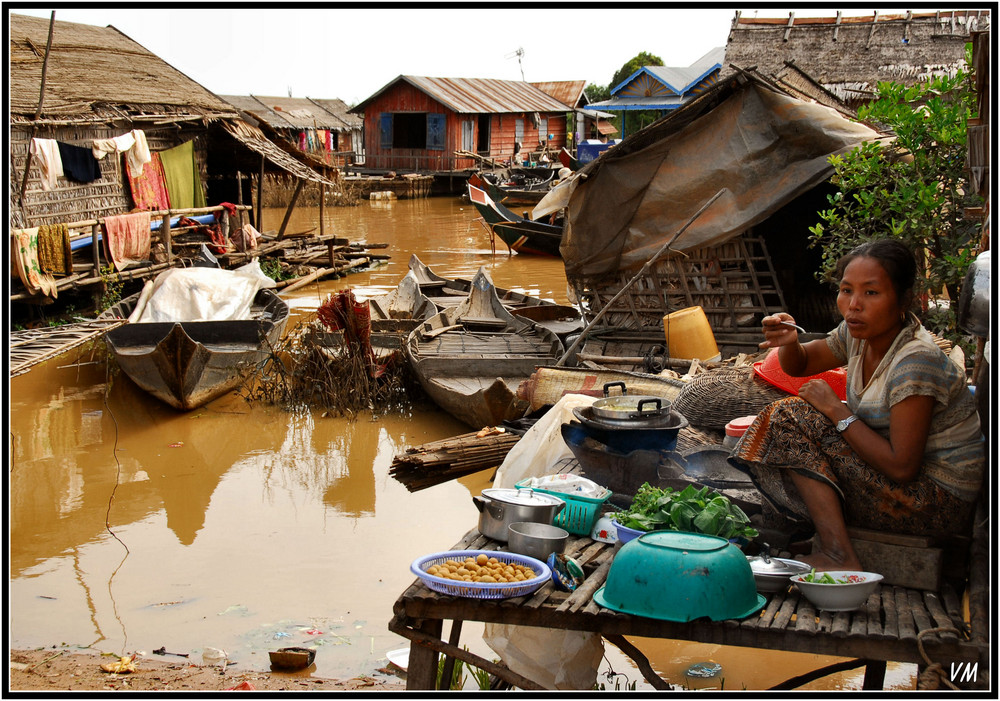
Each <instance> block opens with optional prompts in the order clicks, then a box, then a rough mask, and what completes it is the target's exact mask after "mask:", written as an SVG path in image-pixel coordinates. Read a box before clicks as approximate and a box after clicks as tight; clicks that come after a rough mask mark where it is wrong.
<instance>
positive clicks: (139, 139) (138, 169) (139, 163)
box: [126, 129, 152, 175]
mask: <svg viewBox="0 0 1000 701" xmlns="http://www.w3.org/2000/svg"><path fill="white" fill-rule="evenodd" d="M131 134H132V137H133V138H134V139H135V143H134V144H132V148H130V149H129V150H128V153H127V154H126V162H127V163H128V165H129V167H131V169H132V172H133V173H135V174H136V175H142V168H143V166H144V165H146V164H147V163H149V161H150V160H151V159H152V155H151V154H150V153H149V145H148V144H147V143H146V133H145V132H144V131H143V130H142V129H133V130H132V131H131Z"/></svg>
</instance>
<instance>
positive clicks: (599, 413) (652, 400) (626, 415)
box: [591, 381, 670, 421]
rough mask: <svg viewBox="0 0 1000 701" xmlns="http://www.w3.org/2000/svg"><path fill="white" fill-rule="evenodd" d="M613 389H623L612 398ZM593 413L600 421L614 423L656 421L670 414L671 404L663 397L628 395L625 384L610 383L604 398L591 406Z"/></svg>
mask: <svg viewBox="0 0 1000 701" xmlns="http://www.w3.org/2000/svg"><path fill="white" fill-rule="evenodd" d="M612 387H621V390H622V393H621V394H620V395H615V396H611V392H610V390H611V388H612ZM591 411H592V412H593V414H594V416H595V417H596V418H599V419H610V420H612V421H629V420H639V421H641V420H647V419H656V418H660V417H664V416H668V415H669V414H670V402H669V401H667V400H666V399H663V398H662V397H654V396H652V395H645V394H632V395H630V394H628V391H627V390H626V389H625V383H624V382H621V381H618V382H608V383H607V384H605V385H604V398H603V399H598V400H597V401H596V402H594V403H593V404H592V405H591Z"/></svg>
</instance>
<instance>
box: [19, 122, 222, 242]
mask: <svg viewBox="0 0 1000 701" xmlns="http://www.w3.org/2000/svg"><path fill="white" fill-rule="evenodd" d="M126 131H128V130H127V129H124V128H120V127H106V126H94V125H87V126H65V127H54V128H50V129H46V130H45V132H44V133H43V132H38V133H37V134H36V136H38V137H40V138H46V139H57V140H58V141H62V142H64V143H67V144H72V145H74V146H85V147H86V146H90V145H91V144H92V142H93V140H94V139H107V138H112V137H116V136H120V135H121V134H123V133H125V132H126ZM145 133H146V141H147V143H148V144H149V149H150V151H162V150H165V149H168V148H172V147H174V146H177V145H178V144H180V143H182V142H184V141H186V140H189V139H191V138H195V143H194V152H195V162H196V163H197V164H198V169H199V171H200V173H201V180H202V186H203V187H204V185H205V183H206V182H207V174H208V171H207V165H206V149H205V135H204V131H203V130H198V131H194V130H186V131H184V132H178V131H177V130H176V129H171V130H157V131H147V132H145ZM10 137H11V142H10V192H11V207H10V219H9V225H10V226H12V227H15V228H20V227H27V226H40V225H42V224H57V223H64V222H70V221H80V220H84V219H99V218H101V217H104V216H108V215H114V214H122V213H123V212H127V211H129V209H131V207H132V206H133V203H132V198H131V193H130V190H129V185H128V182H127V178H126V176H125V172H124V166H123V161H122V159H123V158H124V154H119V155H118V156H117V157H115V156H114V155H108V156H105V157H104V158H103V159H101V160H100V161H98V164H99V165H100V168H101V178H100V179H99V180H95V181H94V182H92V183H78V182H75V181H72V180H67V179H65V178H60V179H59V180H58V182H57V183H56V187H55V188H54V189H52V190H43V189H42V184H41V171H40V170H39V168H38V162H37V161H36V160H35V159H34V158H32V159H31V167H30V168H29V170H28V181H27V186H26V188H25V193H24V207H23V210H24V211H23V212H22V208H21V207H19V206H18V200H19V195H20V192H21V183H22V180H23V178H24V165H25V162H26V158H27V153H28V143H29V141H30V137H31V132H30V129H29V128H26V127H20V126H18V127H15V128H12V129H11V130H10Z"/></svg>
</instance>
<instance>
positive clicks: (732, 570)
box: [594, 531, 766, 623]
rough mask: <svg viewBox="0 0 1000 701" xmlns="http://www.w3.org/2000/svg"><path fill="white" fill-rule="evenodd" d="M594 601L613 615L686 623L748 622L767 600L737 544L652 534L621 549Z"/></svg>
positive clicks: (705, 537) (694, 535)
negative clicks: (609, 610) (704, 620)
mask: <svg viewBox="0 0 1000 701" xmlns="http://www.w3.org/2000/svg"><path fill="white" fill-rule="evenodd" d="M594 601H596V602H597V603H598V604H599V605H601V606H603V607H604V608H608V609H612V610H613V611H620V612H622V613H630V614H633V615H636V616H645V617H647V618H656V619H660V620H665V621H677V622H680V623H686V622H687V621H693V620H694V619H696V618H702V617H708V618H709V619H711V620H713V621H723V620H728V619H732V618H745V617H747V616H749V615H751V614H753V613H755V612H757V611H759V610H760V609H761V608H762V607H763V606H764V603H765V601H766V600H765V598H764V597H763V596H762V595H760V594H758V593H757V587H756V586H755V584H754V579H753V572H752V571H751V570H750V565H749V563H748V562H747V560H746V557H744V556H743V553H742V552H741V551H740V549H739V548H737V547H736V546H735V545H731V544H730V543H729V542H728V541H726V540H725V539H723V538H719V537H717V536H710V535H704V534H701V533H683V532H678V531H653V532H651V533H646V534H644V535H641V536H639V537H638V538H636V539H635V540H632V541H630V542H628V543H625V544H624V545H622V546H621V550H619V551H618V553H617V554H616V555H615V558H614V560H612V561H611V569H610V570H609V571H608V578H607V580H606V582H605V584H604V586H603V587H601V588H600V589H598V590H597V592H596V593H595V594H594Z"/></svg>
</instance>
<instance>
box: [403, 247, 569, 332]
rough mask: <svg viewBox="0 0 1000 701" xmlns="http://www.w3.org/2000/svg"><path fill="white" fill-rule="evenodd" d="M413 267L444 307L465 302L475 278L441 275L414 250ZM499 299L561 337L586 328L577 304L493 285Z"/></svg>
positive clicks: (433, 298)
mask: <svg viewBox="0 0 1000 701" xmlns="http://www.w3.org/2000/svg"><path fill="white" fill-rule="evenodd" d="M409 267H410V271H411V272H412V273H413V274H414V275H415V276H416V278H417V282H418V283H419V284H420V290H421V292H423V293H424V294H425V295H427V297H429V298H430V300H431V301H432V302H434V304H435V305H436V306H437V308H438V311H443V310H445V309H447V308H449V307H453V306H455V305H456V304H458V303H459V302H462V301H463V300H464V299H465V298H466V297H468V296H469V292H470V291H471V290H472V281H471V280H464V279H460V278H446V277H442V276H441V275H438V274H437V273H435V272H434V271H433V270H431V269H430V268H429V267H427V266H426V265H425V264H424V263H423V261H421V260H420V259H419V258H418V257H417V256H416V255H415V254H414V255H411V256H410V263H409ZM493 289H494V290H495V291H496V294H497V297H499V298H500V303H501V304H503V306H504V307H506V309H507V310H508V311H509V312H510V313H511V314H513V315H514V316H519V317H522V318H525V319H530V320H531V321H534V322H536V323H538V324H540V325H542V326H544V327H546V328H547V329H549V330H551V331H553V332H555V333H556V334H557V335H558V336H559V337H560V338H564V337H565V336H566V335H567V334H569V333H572V332H574V331H579V330H580V329H581V328H583V319H582V318H581V316H580V312H579V311H578V310H577V309H576V308H575V307H570V306H567V305H564V304H556V303H555V302H550V301H548V300H544V299H540V298H539V297H532V296H530V295H526V294H522V293H520V292H515V291H513V290H505V289H503V288H501V287H494V288H493Z"/></svg>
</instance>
